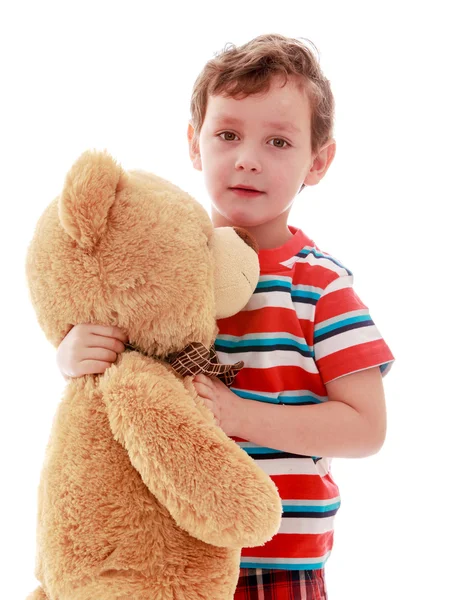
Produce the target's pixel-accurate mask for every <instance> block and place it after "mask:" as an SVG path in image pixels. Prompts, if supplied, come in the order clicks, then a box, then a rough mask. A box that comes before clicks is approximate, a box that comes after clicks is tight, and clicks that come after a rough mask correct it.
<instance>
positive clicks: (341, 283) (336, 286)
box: [323, 275, 353, 296]
mask: <svg viewBox="0 0 452 600" xmlns="http://www.w3.org/2000/svg"><path fill="white" fill-rule="evenodd" d="M351 287H353V275H342V277H338V278H337V279H335V280H334V281H332V282H331V283H330V284H328V285H327V286H326V288H325V290H324V292H323V295H324V296H326V295H327V294H331V292H337V291H338V290H344V289H345V288H351Z"/></svg>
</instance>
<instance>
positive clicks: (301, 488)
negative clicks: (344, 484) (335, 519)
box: [270, 473, 339, 500]
mask: <svg viewBox="0 0 452 600" xmlns="http://www.w3.org/2000/svg"><path fill="white" fill-rule="evenodd" d="M270 477H271V479H272V480H273V481H274V482H275V485H276V487H277V488H278V492H279V495H280V496H281V499H282V500H330V499H332V498H337V497H338V496H339V488H338V487H337V485H336V484H335V483H334V481H333V478H332V477H331V475H330V474H329V473H328V475H325V476H324V477H320V476H319V475H271V476H270Z"/></svg>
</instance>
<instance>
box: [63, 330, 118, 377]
mask: <svg viewBox="0 0 452 600" xmlns="http://www.w3.org/2000/svg"><path fill="white" fill-rule="evenodd" d="M126 342H127V336H126V334H125V333H124V332H123V331H122V330H121V329H119V328H118V327H106V326H103V325H93V324H91V323H83V324H81V325H75V326H74V327H73V328H72V329H71V330H70V331H69V333H68V334H67V335H66V337H65V338H64V340H63V341H62V342H61V344H60V345H59V347H58V350H57V365H58V368H59V369H60V371H61V373H62V375H63V376H64V377H65V379H67V378H69V377H81V376H82V375H93V374H97V373H103V372H104V371H105V370H106V369H108V367H109V366H110V365H111V364H112V363H114V362H115V360H116V359H117V357H118V354H120V353H121V352H124V350H125V346H124V344H125V343H126Z"/></svg>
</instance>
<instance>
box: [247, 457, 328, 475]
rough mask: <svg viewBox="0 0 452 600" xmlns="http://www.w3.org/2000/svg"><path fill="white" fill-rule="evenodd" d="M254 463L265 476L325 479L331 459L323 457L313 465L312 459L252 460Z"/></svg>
mask: <svg viewBox="0 0 452 600" xmlns="http://www.w3.org/2000/svg"><path fill="white" fill-rule="evenodd" d="M253 458H254V457H253ZM254 462H255V463H256V464H257V465H258V466H259V467H260V468H261V469H262V470H263V471H264V472H265V473H267V475H320V476H321V477H325V475H327V474H328V472H329V470H330V463H331V459H330V458H328V457H324V458H322V459H321V460H318V461H317V462H316V463H315V462H314V461H313V460H312V458H268V459H266V460H262V459H259V458H254Z"/></svg>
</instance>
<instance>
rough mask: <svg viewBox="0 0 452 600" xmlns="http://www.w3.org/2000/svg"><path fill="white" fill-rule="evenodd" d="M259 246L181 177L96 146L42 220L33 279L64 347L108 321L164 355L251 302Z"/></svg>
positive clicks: (42, 315) (45, 322)
mask: <svg viewBox="0 0 452 600" xmlns="http://www.w3.org/2000/svg"><path fill="white" fill-rule="evenodd" d="M256 252H257V248H256V246H255V244H254V242H253V240H252V239H251V238H250V237H249V236H248V235H247V234H246V232H244V231H243V230H239V229H234V228H229V227H227V228H219V229H214V228H213V226H212V223H211V221H210V219H209V217H208V215H207V213H206V211H205V210H204V208H203V207H202V206H201V205H200V204H199V203H198V202H196V201H195V200H194V199H193V198H191V197H190V196H189V195H188V194H186V193H185V192H183V191H182V190H180V189H179V188H177V187H176V186H175V185H173V184H171V183H169V182H167V181H165V180H163V179H161V178H159V177H156V176H155V175H152V174H150V173H143V172H133V171H129V172H126V171H124V170H123V169H122V168H121V166H120V165H118V164H117V163H116V162H115V161H114V160H113V158H112V157H111V156H110V155H109V154H107V153H105V152H91V151H89V152H85V153H84V154H83V155H82V156H81V157H80V158H79V159H78V161H77V162H76V163H75V164H74V165H73V167H72V169H71V170H70V172H69V173H68V175H67V177H66V182H65V185H64V189H63V191H62V193H61V195H60V196H59V197H58V198H56V199H55V200H54V201H53V202H52V203H51V204H50V205H49V206H48V208H47V209H46V210H45V212H44V214H43V215H42V216H41V218H40V220H39V222H38V225H37V227H36V231H35V234H34V237H33V240H32V242H31V244H30V246H29V249H28V255H27V278H28V283H29V289H30V295H31V299H32V302H33V305H34V307H35V310H36V313H37V316H38V320H39V323H40V325H41V327H42V328H43V330H44V332H45V334H46V336H47V338H48V339H49V340H50V341H51V342H52V343H53V344H54V345H55V346H57V345H58V344H59V343H60V342H61V340H62V339H63V338H64V336H65V335H66V334H67V332H68V331H69V330H70V328H71V327H72V326H73V325H75V324H77V323H101V324H105V325H116V326H118V327H121V328H122V329H124V330H125V331H126V333H127V334H128V336H129V340H130V342H131V343H132V344H133V345H134V346H135V347H137V348H138V349H140V350H142V351H143V352H145V353H147V354H150V355H154V356H157V357H164V356H167V355H168V354H171V353H173V352H177V351H179V350H181V349H182V348H184V347H185V346H186V345H188V344H190V343H192V342H200V343H202V344H203V345H205V346H207V347H209V346H210V345H211V344H212V343H213V341H214V338H215V335H216V331H217V329H216V319H218V318H223V317H227V316H230V315H232V314H234V313H236V312H238V311H239V310H241V309H242V308H243V307H244V305H245V304H246V302H247V301H248V299H249V298H250V297H251V294H252V293H253V291H254V288H255V287H256V284H257V280H258V276H259V264H258V257H257V253H256Z"/></svg>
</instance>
